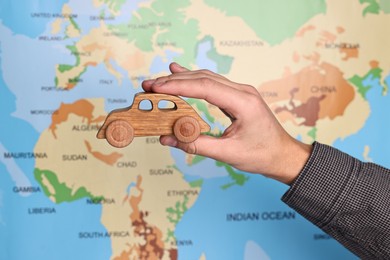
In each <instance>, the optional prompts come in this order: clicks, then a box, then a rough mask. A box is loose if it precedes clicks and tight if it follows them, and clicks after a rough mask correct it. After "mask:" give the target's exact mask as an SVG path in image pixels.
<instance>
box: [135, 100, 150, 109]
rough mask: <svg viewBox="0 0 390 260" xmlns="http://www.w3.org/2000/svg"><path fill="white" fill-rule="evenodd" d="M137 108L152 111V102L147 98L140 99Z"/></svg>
mask: <svg viewBox="0 0 390 260" xmlns="http://www.w3.org/2000/svg"><path fill="white" fill-rule="evenodd" d="M138 109H139V110H142V111H152V109H153V104H152V101H150V100H149V99H144V100H141V101H140V102H139V104H138Z"/></svg>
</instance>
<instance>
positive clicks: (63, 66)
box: [54, 45, 87, 87]
mask: <svg viewBox="0 0 390 260" xmlns="http://www.w3.org/2000/svg"><path fill="white" fill-rule="evenodd" d="M66 48H67V49H68V50H69V51H70V53H71V54H72V55H74V56H75V57H76V63H75V64H74V65H69V64H59V65H58V67H57V69H58V71H59V72H60V73H64V72H66V71H69V70H71V69H73V68H75V67H77V66H79V65H80V55H79V53H78V51H77V47H76V46H74V45H68V46H66ZM86 70H87V69H86V68H84V70H83V71H82V72H81V73H80V74H79V75H77V76H76V77H74V78H73V79H69V80H68V83H72V84H77V83H78V82H79V81H80V77H81V75H82V74H83V73H84V72H85V71H86ZM54 82H55V86H57V87H58V78H57V77H56V78H55V79H54Z"/></svg>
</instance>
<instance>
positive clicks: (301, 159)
mask: <svg viewBox="0 0 390 260" xmlns="http://www.w3.org/2000/svg"><path fill="white" fill-rule="evenodd" d="M288 143H289V144H288V145H287V146H285V149H283V152H282V153H281V156H282V157H281V160H280V162H281V163H280V164H279V166H280V167H279V169H278V170H277V175H276V177H275V178H274V179H276V180H278V181H280V182H283V183H285V184H287V185H291V184H292V183H293V182H294V180H295V179H296V178H297V177H298V175H299V174H300V173H301V171H302V169H303V167H304V166H305V164H306V162H307V160H308V159H309V157H310V155H311V152H312V150H313V147H312V145H309V144H304V143H302V142H300V141H298V140H296V139H294V138H291V139H290V140H289V141H288Z"/></svg>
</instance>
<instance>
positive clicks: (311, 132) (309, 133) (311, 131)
mask: <svg viewBox="0 0 390 260" xmlns="http://www.w3.org/2000/svg"><path fill="white" fill-rule="evenodd" d="M307 135H308V136H310V137H311V138H313V140H316V138H317V127H313V128H312V129H311V130H310V131H309V132H308V133H307Z"/></svg>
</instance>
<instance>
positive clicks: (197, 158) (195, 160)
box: [191, 155, 206, 165]
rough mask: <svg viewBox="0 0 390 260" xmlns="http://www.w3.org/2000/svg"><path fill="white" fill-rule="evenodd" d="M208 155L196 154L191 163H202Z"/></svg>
mask: <svg viewBox="0 0 390 260" xmlns="http://www.w3.org/2000/svg"><path fill="white" fill-rule="evenodd" d="M205 159H206V157H204V156H201V155H195V156H194V158H192V161H191V165H195V164H197V163H200V162H201V161H203V160H205Z"/></svg>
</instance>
